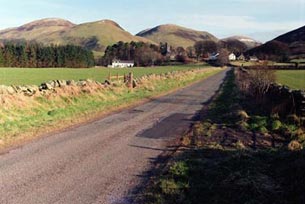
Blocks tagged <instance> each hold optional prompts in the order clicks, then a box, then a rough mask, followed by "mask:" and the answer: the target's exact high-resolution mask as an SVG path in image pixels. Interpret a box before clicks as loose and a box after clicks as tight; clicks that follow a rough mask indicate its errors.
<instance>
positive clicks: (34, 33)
mask: <svg viewBox="0 0 305 204" xmlns="http://www.w3.org/2000/svg"><path fill="white" fill-rule="evenodd" d="M73 26H75V24H73V23H71V22H69V21H67V20H64V19H58V18H46V19H42V20H38V21H33V22H31V23H28V24H25V25H23V26H20V27H17V28H11V29H6V30H2V31H0V39H4V40H12V39H24V40H28V41H31V40H37V41H39V38H41V37H43V36H45V35H48V34H51V33H54V32H61V31H63V30H66V29H69V28H72V27H73Z"/></svg>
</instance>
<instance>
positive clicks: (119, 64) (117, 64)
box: [109, 60, 134, 68]
mask: <svg viewBox="0 0 305 204" xmlns="http://www.w3.org/2000/svg"><path fill="white" fill-rule="evenodd" d="M109 67H112V68H127V67H134V61H124V60H113V61H112V65H109Z"/></svg>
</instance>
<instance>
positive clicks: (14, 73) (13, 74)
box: [0, 65, 202, 85]
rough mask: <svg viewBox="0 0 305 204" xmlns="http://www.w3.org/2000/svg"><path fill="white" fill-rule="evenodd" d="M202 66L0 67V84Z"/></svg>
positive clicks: (38, 82) (102, 78) (159, 72)
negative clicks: (123, 67) (109, 67)
mask: <svg viewBox="0 0 305 204" xmlns="http://www.w3.org/2000/svg"><path fill="white" fill-rule="evenodd" d="M198 67H202V65H201V66H199V65H185V66H168V67H154V68H132V69H130V68H128V69H112V68H111V69H107V68H92V69H66V68H61V69H54V68H50V69H32V68H28V69H27V68H14V69H12V68H0V84H1V85H40V84H41V83H42V82H46V81H50V80H56V79H64V80H72V79H73V80H79V79H93V80H97V81H104V80H105V79H106V78H107V77H108V76H109V73H111V75H113V76H114V75H116V74H119V75H124V74H127V73H129V72H133V73H134V76H135V77H139V76H143V75H146V74H152V73H154V74H161V73H166V72H170V71H184V70H189V69H193V68H198Z"/></svg>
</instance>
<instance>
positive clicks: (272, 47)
mask: <svg viewBox="0 0 305 204" xmlns="http://www.w3.org/2000/svg"><path fill="white" fill-rule="evenodd" d="M249 53H250V54H251V55H252V54H255V55H261V56H264V55H265V56H272V55H274V56H281V55H283V56H285V58H287V57H288V58H290V59H299V58H304V57H305V26H303V27H301V28H298V29H296V30H293V31H291V32H288V33H285V34H283V35H281V36H279V37H277V38H275V39H274V40H271V41H269V42H267V43H265V44H263V45H261V46H259V47H257V48H254V49H252V50H250V52H249ZM283 53H284V54H283Z"/></svg>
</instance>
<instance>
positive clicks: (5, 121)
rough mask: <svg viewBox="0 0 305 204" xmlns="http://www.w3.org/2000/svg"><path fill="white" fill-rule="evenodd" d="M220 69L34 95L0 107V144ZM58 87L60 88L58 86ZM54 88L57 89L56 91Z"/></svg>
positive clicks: (109, 109)
mask: <svg viewBox="0 0 305 204" xmlns="http://www.w3.org/2000/svg"><path fill="white" fill-rule="evenodd" d="M220 71H222V70H221V69H216V68H207V69H199V70H196V71H186V72H175V73H171V74H167V75H151V76H149V77H143V78H141V79H140V80H139V86H138V87H137V88H136V89H134V90H132V91H131V90H129V89H128V88H127V87H126V86H125V85H124V84H121V83H116V84H114V85H113V86H110V87H108V88H104V89H102V90H98V91H96V92H92V93H81V94H77V95H71V94H70V95H65V94H64V95H60V94H57V95H56V94H55V96H54V97H43V96H40V97H34V98H27V99H26V100H24V101H21V103H20V100H17V101H15V103H16V104H17V105H14V106H12V105H10V106H3V107H2V108H1V109H0V146H2V147H6V146H8V145H10V144H13V143H16V141H24V140H28V139H31V138H33V137H35V136H37V135H41V134H44V133H47V132H50V131H54V130H56V129H61V128H64V127H67V126H70V125H73V124H78V123H81V122H84V121H87V120H88V119H92V118H95V117H98V116H101V115H102V114H106V113H110V112H112V111H115V110H118V109H120V108H124V107H128V106H130V105H131V104H135V103H137V102H140V101H142V100H143V99H149V98H151V97H155V96H158V95H161V94H165V93H168V92H169V91H173V90H175V89H178V88H181V87H184V86H187V85H189V84H191V83H194V82H196V81H199V80H203V79H205V78H207V77H209V76H212V75H214V74H216V73H218V72H220ZM59 91H60V90H59ZM59 91H58V92H59Z"/></svg>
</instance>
